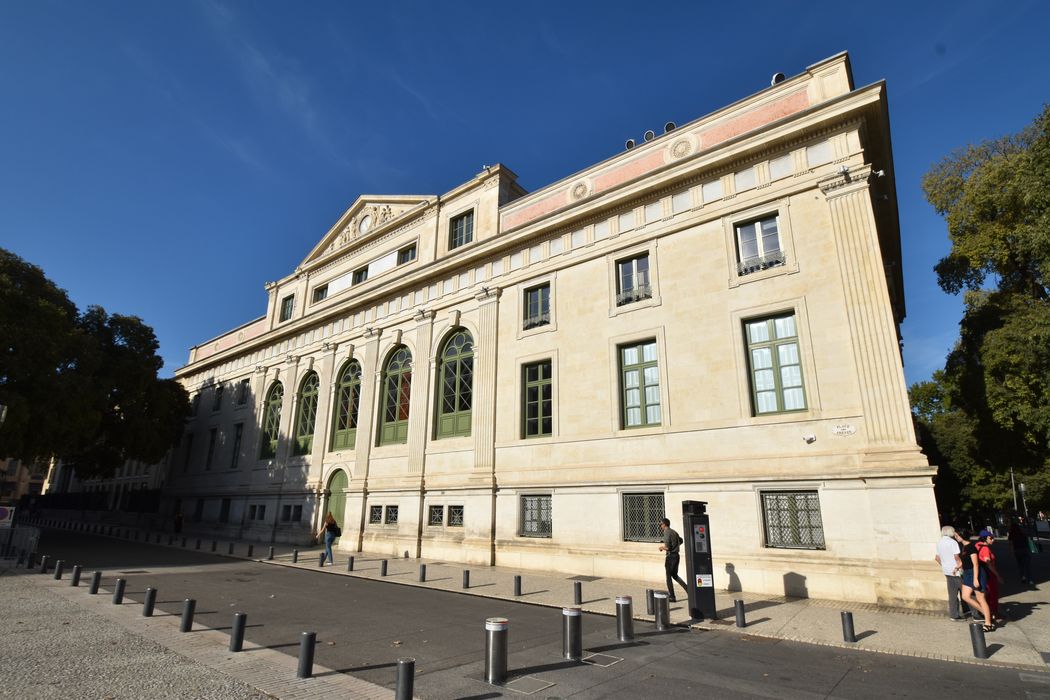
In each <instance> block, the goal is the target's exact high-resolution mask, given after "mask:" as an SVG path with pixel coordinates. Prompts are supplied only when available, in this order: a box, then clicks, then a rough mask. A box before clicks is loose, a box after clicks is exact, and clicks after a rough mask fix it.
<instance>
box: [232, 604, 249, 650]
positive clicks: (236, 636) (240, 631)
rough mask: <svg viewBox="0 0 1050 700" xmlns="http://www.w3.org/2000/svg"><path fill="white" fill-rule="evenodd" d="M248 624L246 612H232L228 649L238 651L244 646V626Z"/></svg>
mask: <svg viewBox="0 0 1050 700" xmlns="http://www.w3.org/2000/svg"><path fill="white" fill-rule="evenodd" d="M247 624H248V615H247V613H242V612H239V613H234V614H233V630H232V631H231V632H230V651H240V650H241V649H243V648H244V628H245V627H246V626H247Z"/></svg>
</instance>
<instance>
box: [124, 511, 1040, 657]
mask: <svg viewBox="0 0 1050 700" xmlns="http://www.w3.org/2000/svg"><path fill="white" fill-rule="evenodd" d="M134 536H135V535H134V531H132V532H131V534H130V537H132V538H133V537H134ZM140 537H142V539H143V540H144V539H146V538H147V537H148V538H149V540H150V541H151V542H156V541H157V538H158V535H157V534H156V533H141V534H140ZM159 537H160V544H162V545H164V546H168V542H169V541H172V542H173V545H171V546H175V547H179V546H181V544H182V539H183V537H182V536H178V537H175V538H174V539H172V536H171V535H169V534H167V533H164V534H161V535H159ZM185 539H186V546H187V547H188V548H195V547H196V546H197V542H198V540H200V549H201V551H205V552H207V551H210V550H211V548H212V546H213V545H212V540H210V539H205V538H203V537H199V536H198V535H186V536H185ZM140 541H141V540H140ZM229 546H230V544H229V542H228V541H220V542H218V543H217V544H216V545H215V548H216V550H215V551H216V554H217V555H220V556H229V554H228V552H229V551H230V549H229ZM253 548H254V552H253V557H252V558H253V559H255V560H258V561H264V562H267V563H270V564H272V565H277V566H291V567H297V568H302V569H312V570H315V571H317V572H318V573H319V574H320V573H324V574H327V575H336V576H354V577H360V578H369V579H379V578H382V577H381V576H380V567H381V562H382V561H383V560H384V559H386V560H387V576H386V577H385V579H384V580H385V581H386V582H389V583H393V584H399V585H408V586H425V587H427V588H434V589H440V590H447V591H453V592H457V593H464V594H469V595H473V596H478V597H487V598H499V599H507V600H517V601H519V602H524V603H531V604H534V605H543V606H550V607H561V606H566V605H572V604H573V583H574V581H576V580H582V582H583V595H582V605H581V606H580V607H582V608H583V609H584V610H585V611H587V612H593V613H598V614H604V615H614V614H615V598H616V597H617V596H623V595H629V596H632V598H633V599H634V614H635V617H636V618H638V619H645V617H646V608H645V601H646V594H645V592H646V588H650V587H651V588H654V589H656V590H662V588H663V582H662V580H661V581H657V580H654V581H652V582H648V583H647V582H640V581H625V580H618V579H611V578H598V579H593V577H572V576H569V575H567V574H563V573H557V572H541V571H531V570H518V569H511V568H507V567H499V566H495V567H469V566H466V565H463V564H458V563H447V562H442V561H438V560H433V559H396V558H388V557H385V556H384V555H380V554H375V553H368V552H358V553H356V554H354V555H353V556H354V569H353V571H352V572H348V571H347V562H348V559H349V557H350V556H351V555H350V554H349V553H347V552H342V551H337V552H336V562H335V566H325V567H324V568H323V569H321V568H319V567H318V559H319V555H320V553H321V551H322V548H321V547H300V548H298V563H293V561H292V559H293V554H292V548H291V547H290V546H287V545H283V546H279V547H278V548H277V549H276V550H275V557H274V559H273V560H272V561H267V559H266V557H267V553H268V546H267V545H259V544H254V547H253ZM233 551H234V552H235V555H234V556H236V557H237V558H242V557H243V555H245V554H246V552H247V543H235V544H234V548H233ZM932 552H933V545H932V544H931V561H930V566H931V568H932V567H935V566H936V564H935V563H934V562H933V560H932ZM999 563H1000V570H1001V571H1002V572H1003V575H1004V576H1005V577H1006V578H1007V580H1008V581H1011V580H1016V578H1017V577H1016V570H1015V569H1014V564H1013V559H1012V556H1011V555H1010V553H1009V551H1008V550H1007V549H1005V548H1002V551H1000V552H999ZM420 564H425V565H426V566H427V581H426V582H420V581H419V580H418V578H419V566H420ZM660 564H661V562H660V561H658V559H657V558H655V557H654V562H653V570H654V575H661V574H662V573H663V570H662V566H661V565H660ZM467 568H469V569H470V588H469V589H468V590H463V588H462V572H463V571H464V569H467ZM1033 569H1034V570H1035V575H1036V579H1037V580H1039V581H1047V580H1048V579H1050V554H1037V555H1033ZM515 575H521V576H522V595H521V597H520V598H515V596H514V595H513V590H514V584H513V581H514V576H515ZM1041 586H1042V590H1041V589H1039V588H1031V589H1027V590H1021V589H1018V588H1016V587H1013V588H1011V586H1010V585H1009V584H1008V585H1007V586H1006V587H1005V588H1004V592H1003V593H1004V595H1003V598H1002V601H1001V611H1002V612H1001V614H1002V616H1003V617H1005V618H1006V620H1007V623H1006V624H1005V625H1004V626H1003V627H1001V628H1000V629H997V630H996V631H994V632H992V633H990V634H988V635H987V644H988V650H989V652H990V654H991V656H990V658H989V659H988V660H985V661H982V660H978V659H975V658H974V657H973V651H972V647H971V642H970V632H969V629H968V627H969V625H968V624H965V623H959V622H953V621H951V620H949V619H948V618H947V613H946V612H945V613H944V614H939V613H932V612H928V611H920V610H902V609H897V608H886V607H882V606H878V605H870V604H863V603H846V602H839V601H829V600H821V599H813V598H806V599H798V598H787V597H783V596H769V595H763V594H751V593H729V592H726V591H719V592H718V593H717V595H716V602H717V607H718V611H719V618H720V619H718V620H714V621H708V622H703V623H698V624H693V626H695V627H698V628H701V629H710V630H718V631H723V632H725V633H728V634H747V635H751V636H757V637H769V638H775V639H787V640H793V641H800V642H806V643H810V644H818V645H825V646H832V647H842V648H855V649H865V650H869V651H873V652H881V653H888V654H898V655H905V656H915V657H923V658H931V659H941V660H947V661H960V662H969V663H988V664H996V665H1004V664H1005V665H1011V666H1019V667H1025V668H1032V669H1040V670H1045V669H1046V668H1047V662H1048V661H1050V614H1048V612H1047V610H1046V606H1047V605H1050V601H1048V600H1044V596H1045V595H1047V593H1045V592H1044V591H1045V590H1046V587H1047V586H1050V583H1042V584H1041ZM678 593H679V594H682V592H681V591H678ZM946 597H947V593H946ZM737 599H739V600H743V601H744V603H745V609H746V611H747V627H746V628H743V629H740V628H737V627H736V626H735V624H734V612H733V601H734V600H737ZM844 610H847V611H850V612H852V613H853V618H854V627H855V630H856V633H857V637H858V641H857V642H856V643H855V644H847V643H845V642H843V641H842V628H841V621H840V612H841V611H844ZM670 612H671V621H672V623H675V624H692V621H691V620H690V618H689V612H688V609H687V605H686V603H685V602H684V595H682V596H681V597H680V598H679V602H678V603H676V604H672V606H671V611H670Z"/></svg>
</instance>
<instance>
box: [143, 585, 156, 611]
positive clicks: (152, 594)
mask: <svg viewBox="0 0 1050 700" xmlns="http://www.w3.org/2000/svg"><path fill="white" fill-rule="evenodd" d="M156 604H157V589H156V588H152V587H150V588H147V589H146V600H144V601H142V617H153V606H154V605H156Z"/></svg>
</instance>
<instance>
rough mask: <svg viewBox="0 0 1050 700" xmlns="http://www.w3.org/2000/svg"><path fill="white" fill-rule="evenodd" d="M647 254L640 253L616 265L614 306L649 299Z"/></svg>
mask: <svg viewBox="0 0 1050 700" xmlns="http://www.w3.org/2000/svg"><path fill="white" fill-rule="evenodd" d="M652 296H653V288H652V285H650V283H649V253H642V254H641V255H637V256H635V257H633V258H628V259H627V260H620V261H619V262H617V263H616V305H617V306H623V305H624V304H630V303H631V302H635V301H639V300H641V299H651V298H652Z"/></svg>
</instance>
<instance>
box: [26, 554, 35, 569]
mask: <svg viewBox="0 0 1050 700" xmlns="http://www.w3.org/2000/svg"><path fill="white" fill-rule="evenodd" d="M35 560H36V552H30V553H29V554H27V555H26V568H27V569H32V568H33V562H34V561H35Z"/></svg>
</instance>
